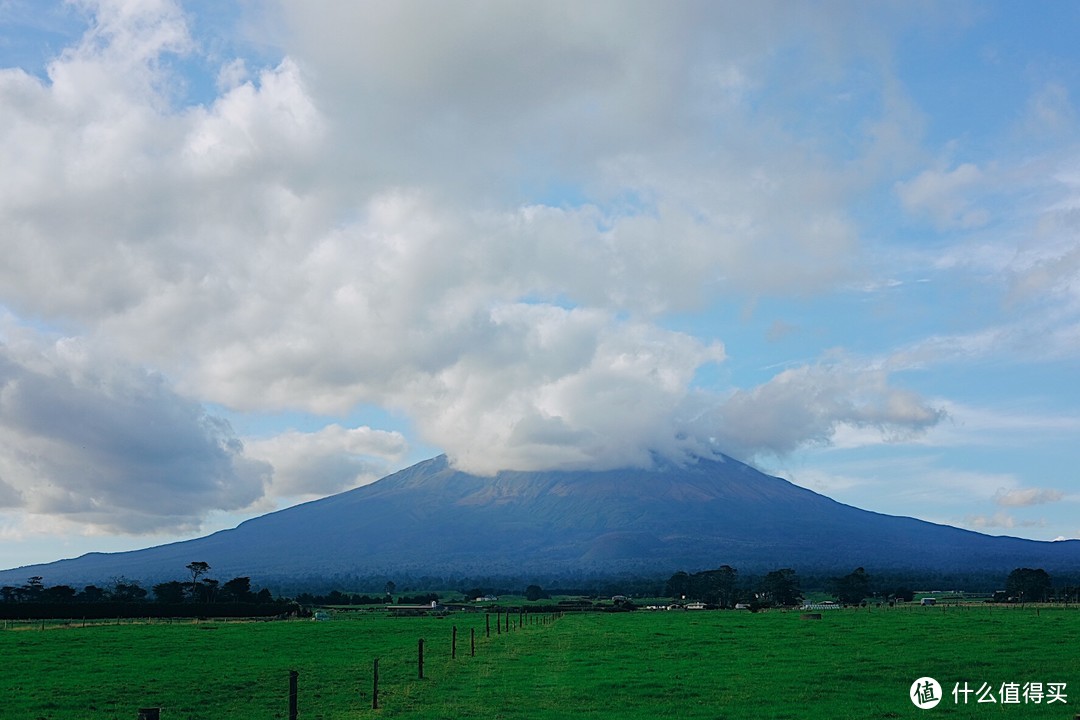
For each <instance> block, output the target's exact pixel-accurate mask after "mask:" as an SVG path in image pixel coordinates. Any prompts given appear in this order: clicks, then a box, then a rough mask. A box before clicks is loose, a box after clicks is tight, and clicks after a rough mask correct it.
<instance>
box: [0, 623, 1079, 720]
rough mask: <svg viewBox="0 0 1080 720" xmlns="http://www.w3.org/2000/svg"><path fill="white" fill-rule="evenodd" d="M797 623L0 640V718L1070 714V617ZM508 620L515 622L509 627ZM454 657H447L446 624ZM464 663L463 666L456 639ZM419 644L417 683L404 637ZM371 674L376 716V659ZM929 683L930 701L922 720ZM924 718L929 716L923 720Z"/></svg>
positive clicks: (99, 632)
mask: <svg viewBox="0 0 1080 720" xmlns="http://www.w3.org/2000/svg"><path fill="white" fill-rule="evenodd" d="M823 615H824V617H823V619H822V620H818V621H808V620H801V619H800V613H798V612H775V611H774V612H767V613H759V614H750V613H745V612H659V613H648V612H637V613H626V614H591V613H590V614H570V615H567V616H565V617H563V618H561V619H559V620H558V621H556V622H554V623H552V624H550V625H531V624H529V625H526V626H525V627H524V628H522V629H521V630H514V631H511V632H510V633H506V632H504V633H503V634H502V635H498V636H497V635H496V634H495V630H494V620H495V618H494V615H493V616H492V636H491V638H490V639H487V638H485V637H484V615H483V614H465V613H459V614H456V615H453V616H451V617H449V618H446V619H435V618H390V617H386V616H384V615H382V614H379V613H370V614H369V613H363V614H355V615H353V614H338V615H337V616H336V617H335V619H334V620H333V621H331V622H325V623H313V622H307V621H292V622H253V623H238V622H228V623H190V622H184V623H173V624H164V623H151V624H124V625H96V626H88V627H86V628H83V627H81V626H79V625H78V624H75V625H74V626H72V627H65V626H47V627H46V629H45V630H41V629H40V625H39V624H33V625H31V624H27V625H24V626H16V629H12V630H6V631H2V632H0V658H2V662H3V672H0V698H2V704H0V717H2V718H5V720H6V719H8V718H10V719H11V720H38V719H39V718H45V719H48V720H53V719H56V720H60V719H61V718H63V719H64V720H81V719H84V718H85V719H87V720H90V719H93V720H101V719H105V718H108V719H110V720H111V719H112V718H118V719H120V720H124V719H125V718H130V719H131V720H134V718H135V717H136V710H137V708H139V707H148V706H161V707H162V708H163V709H162V718H163V720H203V719H206V720H209V719H211V718H213V719H215V720H218V719H227V718H242V719H244V720H246V719H248V718H252V719H257V718H267V719H269V718H285V717H286V715H287V690H288V671H289V670H291V669H294V670H297V671H299V673H300V678H299V683H300V703H299V705H300V718H301V720H317V719H318V720H337V719H344V718H380V717H381V718H453V719H458V718H460V719H466V718H477V719H480V718H484V719H491V718H503V719H506V720H511V719H514V720H516V719H522V720H524V719H525V718H529V719H530V720H532V719H534V718H581V719H583V720H588V719H593V718H594V719H596V720H600V719H605V720H606V719H608V718H613V719H618V720H637V719H640V720H645V719H646V718H647V719H649V720H652V719H653V718H694V719H696V718H701V719H702V720H705V719H708V720H718V719H721V718H729V719H734V718H747V719H751V718H752V719H755V720H756V719H757V718H770V719H784V718H790V719H791V720H795V719H798V720H813V719H816V718H821V719H825V718H829V719H831V718H915V717H934V716H941V717H950V718H990V717H992V718H1002V717H1005V718H1016V719H1017V720H1020V719H1021V718H1023V719H1024V720H1028V719H1029V718H1034V719H1041V718H1047V720H1049V719H1051V718H1053V719H1054V720H1071V719H1072V718H1073V717H1074V715H1075V714H1076V713H1077V712H1078V711H1080V611H1078V610H1077V609H1075V608H1068V609H1066V608H1041V609H1039V610H1038V611H1036V610H1035V609H1034V608H1030V607H1029V608H1023V609H1020V608H1001V607H989V606H986V607H949V608H947V609H943V608H940V607H937V608H918V607H914V608H906V609H895V610H884V609H876V608H875V609H873V610H871V611H867V610H865V609H863V610H858V611H854V610H845V611H828V612H825V613H823ZM512 619H513V620H515V621H516V619H517V616H516V615H513V616H512ZM453 625H456V626H457V627H458V633H459V635H458V659H457V660H456V661H452V660H451V659H450V634H451V627H452V626H453ZM470 629H473V630H475V631H476V636H477V654H476V657H470V656H469V630H470ZM420 637H423V638H425V640H426V650H427V652H426V663H425V675H426V679H425V680H423V681H421V680H418V679H417V673H416V641H417V639H418V638H420ZM375 657H378V658H380V705H381V706H382V707H381V709H380V710H378V711H373V710H372V709H371V661H372V659H373V658H375ZM924 675H929V676H932V677H934V678H936V679H937V680H938V681H939V682H940V683H941V685H942V687H943V691H944V700H943V701H942V702H941V704H940V705H938V706H937V707H936V708H934V709H932V710H919V709H918V708H916V707H915V706H914V705H913V704H912V703H911V702H910V701H909V700H908V690H909V687H910V685H911V683H912V682H913V681H914V680H915V679H916V678H918V677H921V676H924ZM965 681H966V682H968V683H969V686H970V687H971V688H972V689H977V688H978V687H979V686H980V685H981V684H982V683H984V682H986V683H988V684H989V685H990V686H992V687H993V690H994V695H995V696H997V697H999V699H1000V696H999V694H998V693H999V686H1000V685H1001V684H1002V683H1006V682H1008V683H1019V684H1021V685H1022V684H1024V683H1026V682H1042V683H1051V682H1055V683H1067V687H1066V693H1067V698H1068V704H1061V703H1054V704H1046V702H1045V700H1044V702H1043V704H1039V705H1036V704H1031V703H1028V704H1017V705H1002V704H1000V703H998V704H977V703H976V702H975V700H976V697H975V695H972V696H971V697H970V698H969V703H968V704H967V705H966V706H965V705H963V704H960V705H957V704H955V703H954V701H953V697H952V693H951V691H952V688H953V685H954V684H955V683H957V682H960V683H963V682H965ZM924 713H925V714H924Z"/></svg>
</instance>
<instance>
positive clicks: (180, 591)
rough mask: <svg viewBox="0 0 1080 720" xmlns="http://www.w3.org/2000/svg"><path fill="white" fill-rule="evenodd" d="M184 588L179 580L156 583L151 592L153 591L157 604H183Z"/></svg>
mask: <svg viewBox="0 0 1080 720" xmlns="http://www.w3.org/2000/svg"><path fill="white" fill-rule="evenodd" d="M185 589H186V587H185V585H184V583H182V582H180V581H179V580H170V581H169V582H163V583H158V584H157V585H155V586H154V587H152V588H151V590H153V591H154V597H156V598H157V600H158V602H163V603H182V602H184V591H185Z"/></svg>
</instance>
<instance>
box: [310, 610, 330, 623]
mask: <svg viewBox="0 0 1080 720" xmlns="http://www.w3.org/2000/svg"><path fill="white" fill-rule="evenodd" d="M311 619H312V620H314V621H316V622H325V621H327V620H329V619H330V613H328V612H326V611H324V610H319V611H318V612H316V613H315V614H314V615H312V616H311Z"/></svg>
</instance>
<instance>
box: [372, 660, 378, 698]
mask: <svg viewBox="0 0 1080 720" xmlns="http://www.w3.org/2000/svg"><path fill="white" fill-rule="evenodd" d="M372 678H373V680H372V687H371V709H372V710H378V709H379V658H375V667H374V669H373V672H372Z"/></svg>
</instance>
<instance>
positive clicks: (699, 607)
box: [686, 602, 705, 610]
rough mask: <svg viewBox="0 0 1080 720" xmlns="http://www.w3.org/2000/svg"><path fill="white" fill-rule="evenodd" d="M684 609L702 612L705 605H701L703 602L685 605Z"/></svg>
mask: <svg viewBox="0 0 1080 720" xmlns="http://www.w3.org/2000/svg"><path fill="white" fill-rule="evenodd" d="M686 609H687V610H704V609H705V603H703V602H692V603H686Z"/></svg>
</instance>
